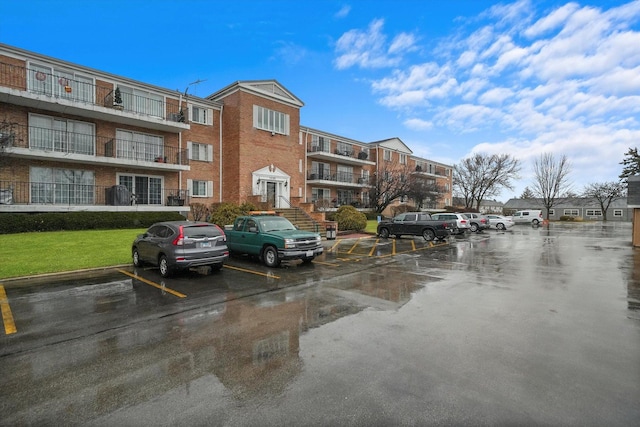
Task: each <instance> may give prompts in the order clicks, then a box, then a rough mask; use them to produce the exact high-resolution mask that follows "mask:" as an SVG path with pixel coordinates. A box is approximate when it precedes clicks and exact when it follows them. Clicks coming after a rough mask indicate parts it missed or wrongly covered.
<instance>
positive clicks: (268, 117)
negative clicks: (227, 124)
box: [253, 105, 289, 135]
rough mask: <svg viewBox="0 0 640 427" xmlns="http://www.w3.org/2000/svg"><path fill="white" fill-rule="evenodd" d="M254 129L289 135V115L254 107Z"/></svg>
mask: <svg viewBox="0 0 640 427" xmlns="http://www.w3.org/2000/svg"><path fill="white" fill-rule="evenodd" d="M253 127H255V128H257V129H263V130H268V131H271V132H275V133H279V134H282V135H289V115H288V114H284V113H280V112H278V111H274V110H269V109H267V108H264V107H259V106H257V105H254V106H253Z"/></svg>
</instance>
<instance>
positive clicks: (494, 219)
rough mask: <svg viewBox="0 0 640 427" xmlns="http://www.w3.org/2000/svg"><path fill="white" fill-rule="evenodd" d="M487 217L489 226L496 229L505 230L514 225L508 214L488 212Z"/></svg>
mask: <svg viewBox="0 0 640 427" xmlns="http://www.w3.org/2000/svg"><path fill="white" fill-rule="evenodd" d="M487 219H488V220H489V228H496V229H498V230H506V229H508V228H511V227H513V226H514V225H515V223H514V222H513V219H511V217H508V216H502V215H494V214H488V215H487Z"/></svg>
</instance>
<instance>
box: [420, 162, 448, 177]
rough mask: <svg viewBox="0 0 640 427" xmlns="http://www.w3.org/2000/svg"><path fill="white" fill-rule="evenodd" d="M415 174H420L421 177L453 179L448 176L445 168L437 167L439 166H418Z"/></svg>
mask: <svg viewBox="0 0 640 427" xmlns="http://www.w3.org/2000/svg"><path fill="white" fill-rule="evenodd" d="M415 173H418V174H420V175H427V176H432V177H436V178H443V179H444V178H451V176H450V175H447V170H446V169H445V168H442V167H437V166H431V167H428V166H423V165H416V167H415Z"/></svg>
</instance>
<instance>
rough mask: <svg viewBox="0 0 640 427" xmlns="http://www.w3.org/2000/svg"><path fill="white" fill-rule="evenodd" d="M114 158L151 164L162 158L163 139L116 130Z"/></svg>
mask: <svg viewBox="0 0 640 427" xmlns="http://www.w3.org/2000/svg"><path fill="white" fill-rule="evenodd" d="M116 157H117V158H119V159H132V160H140V161H145V162H153V161H154V160H156V159H157V158H159V157H160V158H162V157H164V139H163V138H162V137H161V136H157V135H149V134H146V133H138V132H130V131H125V130H116Z"/></svg>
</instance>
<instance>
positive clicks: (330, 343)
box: [0, 223, 640, 426]
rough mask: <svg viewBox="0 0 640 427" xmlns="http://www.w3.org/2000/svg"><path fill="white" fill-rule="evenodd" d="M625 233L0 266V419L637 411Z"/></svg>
mask: <svg viewBox="0 0 640 427" xmlns="http://www.w3.org/2000/svg"><path fill="white" fill-rule="evenodd" d="M630 242H631V225H630V224H622V223H609V224H603V223H586V224H552V225H551V227H549V228H542V227H540V228H530V227H526V226H516V227H514V228H513V229H512V230H511V231H508V232H495V231H490V232H484V233H480V234H475V235H471V236H466V237H461V238H457V237H456V238H452V239H451V240H450V242H449V243H448V244H444V245H440V244H438V245H435V244H431V243H428V242H424V241H423V240H422V239H419V238H415V239H411V238H404V239H400V240H394V239H387V240H383V239H377V238H375V237H366V238H365V237H359V238H349V239H337V240H336V241H327V242H325V254H324V255H323V256H322V257H319V258H318V259H316V261H314V263H313V264H312V265H303V264H301V263H299V262H292V263H285V264H284V265H283V267H282V268H279V269H269V268H266V267H264V266H262V265H261V264H260V263H258V262H257V261H254V260H249V259H246V258H242V257H241V258H232V259H231V260H230V262H229V265H228V266H227V267H225V268H224V269H223V270H222V271H220V272H216V273H213V274H203V272H202V271H192V272H190V273H187V274H185V275H182V276H179V277H176V278H172V279H167V280H162V279H161V277H160V276H159V274H158V272H157V271H156V270H153V269H149V270H134V269H133V268H132V267H128V268H124V269H121V270H111V271H106V272H104V273H100V274H98V273H97V272H94V273H91V274H87V275H85V276H73V277H69V278H60V279H55V278H43V279H40V280H30V281H29V280H25V281H12V282H9V283H4V287H5V288H6V294H7V301H8V304H9V305H10V307H11V313H12V317H13V320H14V322H15V327H16V329H17V332H15V333H11V334H5V335H2V334H1V333H0V414H2V416H1V417H0V425H12V426H13V425H50V424H65V425H75V424H82V425H105V426H106V425H109V426H111V425H229V426H233V425H261V426H262V425H473V426H475V425H514V424H515V425H523V424H526V425H580V426H596V425H597V426H601V425H608V426H612V425H620V426H629V425H638V420H640V403H639V402H640V250H638V249H634V248H632V247H631V243H630ZM3 314H4V311H3ZM5 327H6V323H5Z"/></svg>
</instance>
